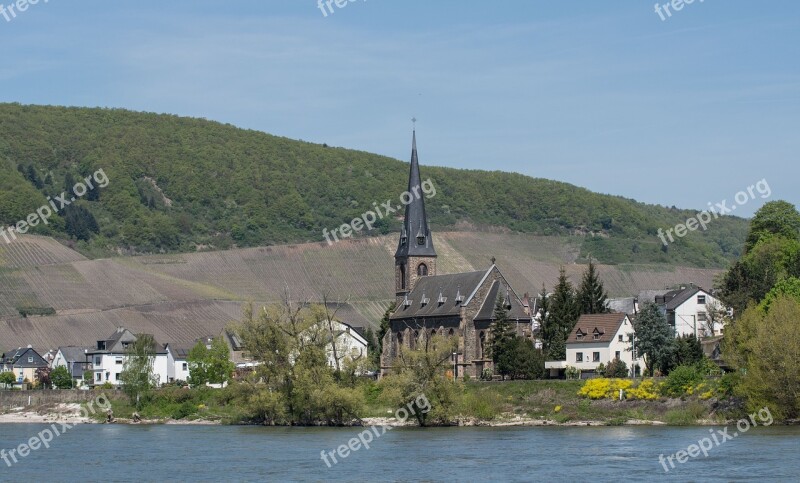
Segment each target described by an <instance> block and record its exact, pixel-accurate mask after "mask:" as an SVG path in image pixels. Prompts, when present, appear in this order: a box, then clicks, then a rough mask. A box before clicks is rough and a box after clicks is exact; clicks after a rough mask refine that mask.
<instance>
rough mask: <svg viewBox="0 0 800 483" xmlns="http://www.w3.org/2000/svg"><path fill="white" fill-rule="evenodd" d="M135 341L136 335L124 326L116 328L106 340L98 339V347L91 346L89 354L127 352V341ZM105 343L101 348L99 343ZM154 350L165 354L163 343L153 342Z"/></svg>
mask: <svg viewBox="0 0 800 483" xmlns="http://www.w3.org/2000/svg"><path fill="white" fill-rule="evenodd" d="M135 341H136V336H135V335H134V334H133V333H132V332H131V331H129V330H128V329H126V328H124V327H119V328H117V330H116V331H114V333H113V334H111V337H109V338H108V339H106V340H100V341H97V342H98V347H96V348H93V349H92V350H90V351H89V354H105V353H112V354H123V353H125V352H127V350H128V349H127V348H126V347H125V345H126V344H128V343H133V342H135ZM101 342H103V343H105V349H101V348H100V347H99V346H100V343H101ZM154 352H155V353H156V354H166V353H167V351H166V350H165V349H164V346H163V345H160V344H158V342H156V343H155V347H154Z"/></svg>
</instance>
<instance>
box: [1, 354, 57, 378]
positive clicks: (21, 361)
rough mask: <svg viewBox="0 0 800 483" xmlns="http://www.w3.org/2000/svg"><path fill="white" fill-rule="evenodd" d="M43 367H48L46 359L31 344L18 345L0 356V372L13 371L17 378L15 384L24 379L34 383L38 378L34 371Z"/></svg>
mask: <svg viewBox="0 0 800 483" xmlns="http://www.w3.org/2000/svg"><path fill="white" fill-rule="evenodd" d="M43 367H48V364H47V361H45V360H44V358H43V357H42V356H41V355H39V353H38V352H36V351H35V350H34V349H33V348H32V347H31V346H28V347H20V348H18V349H16V350H11V351H8V352H6V353H5V354H3V355H2V356H0V368H2V372H13V373H14V375H15V376H16V378H17V384H22V383H24V382H26V381H27V382H30V383H36V382H37V381H38V380H39V378H38V377H37V375H36V371H37V370H39V369H41V368H43Z"/></svg>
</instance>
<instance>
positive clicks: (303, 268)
mask: <svg viewBox="0 0 800 483" xmlns="http://www.w3.org/2000/svg"><path fill="white" fill-rule="evenodd" d="M434 236H435V237H436V238H435V242H436V247H437V251H438V253H439V261H438V262H439V264H438V267H439V270H440V273H453V272H460V271H472V270H482V269H485V268H488V267H489V264H490V263H491V262H490V259H491V258H492V257H495V258H496V260H497V262H496V263H497V265H498V266H499V267H500V269H501V271H502V272H503V273H504V274H505V275H506V277H507V278H508V279H509V281H510V282H511V283H512V284H513V286H514V288H515V289H516V290H517V291H518V292H520V295H521V294H522V293H524V292H530V293H535V292H538V291H539V290H540V289H541V287H542V284H543V283H544V284H545V285H546V286H547V287H548V288H551V287H552V286H553V284H554V282H555V280H556V278H557V277H558V270H559V267H560V266H561V265H564V266H565V267H566V269H567V273H568V274H569V275H570V277H572V279H573V280H574V281H577V280H578V279H579V277H580V275H581V273H582V271H583V269H584V266H583V265H579V264H575V263H574V261H575V260H576V258H577V257H578V253H579V250H580V247H581V243H580V239H579V238H567V237H539V236H532V235H516V234H499V233H488V234H487V233H466V232H449V233H436V234H435V235H434ZM16 243H19V245H16ZM395 248H396V240H395V237H393V236H387V237H376V238H368V239H361V240H352V241H343V242H340V243H337V244H334V245H332V246H328V245H327V244H325V243H309V244H300V245H285V246H274V247H259V248H246V249H238V250H229V251H219V252H204V253H187V254H174V255H173V254H170V255H153V256H144V257H118V258H112V259H100V260H87V259H86V258H84V257H82V256H81V255H79V254H77V253H76V252H73V251H71V250H70V249H68V248H66V247H64V246H62V245H60V244H58V243H56V242H54V241H53V240H51V239H49V238H42V237H34V236H26V237H23V238H22V239H20V240H19V241H18V242H15V243H13V244H11V245H8V246H5V247H0V256H2V261H0V350H2V349H8V348H11V347H18V346H24V345H28V344H32V345H33V346H34V347H36V348H38V349H42V350H49V349H52V348H55V347H57V346H59V345H70V344H71V345H86V344H93V343H94V341H96V340H99V339H102V338H104V337H106V336H108V334H110V333H111V332H112V331H113V330H114V329H115V328H116V327H118V326H125V327H127V328H130V329H131V330H134V331H136V332H147V333H152V334H154V335H155V336H156V338H157V340H159V341H161V342H178V343H187V342H190V341H192V340H194V339H196V338H198V337H202V336H204V335H209V334H217V333H219V332H220V331H221V330H222V329H223V328H224V327H225V326H226V325H227V324H229V323H230V322H231V321H235V320H238V319H239V318H240V317H241V308H242V306H243V304H245V303H247V302H248V301H257V303H260V304H263V303H268V302H274V301H278V300H280V298H281V297H282V295H283V293H284V292H285V291H286V290H287V288H288V290H289V293H290V296H291V297H292V298H293V299H296V300H305V299H313V300H320V299H321V296H322V295H323V294H326V293H327V294H328V298H329V299H330V300H338V301H341V302H346V305H345V306H344V307H343V308H342V309H341V310H340V312H339V316H340V317H341V318H342V319H343V320H345V321H347V322H351V323H353V324H354V325H361V326H365V325H368V324H376V323H377V322H378V321H379V320H380V318H381V316H382V315H383V313H384V311H385V309H386V307H387V306H388V304H389V303H390V302H391V300H392V293H393V291H394V281H393V258H392V257H393V254H394V249H395ZM599 270H600V274H601V276H602V278H603V280H604V282H605V284H606V288H607V289H608V291H609V293H610V294H611V295H612V296H623V295H630V294H634V293H638V292H639V291H640V290H644V289H660V288H664V287H666V286H670V285H675V284H680V283H687V282H694V283H696V284H699V285H701V286H706V287H708V286H711V284H712V281H713V277H714V276H715V275H716V273H718V271H717V270H708V269H695V268H686V267H671V266H662V265H615V266H611V265H601V266H600V267H599ZM19 307H38V308H52V309H54V310H55V311H56V315H53V316H45V317H29V318H23V317H21V316H20V315H19V311H18V308H19Z"/></svg>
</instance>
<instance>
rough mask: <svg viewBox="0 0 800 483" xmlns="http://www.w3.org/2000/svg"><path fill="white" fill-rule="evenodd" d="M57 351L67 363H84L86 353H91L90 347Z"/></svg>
mask: <svg viewBox="0 0 800 483" xmlns="http://www.w3.org/2000/svg"><path fill="white" fill-rule="evenodd" d="M58 350H59V351H60V352H61V355H63V356H64V359H65V360H66V361H67V362H86V352H84V351H92V350H93V348H92V347H79V346H66V347H59V348H58Z"/></svg>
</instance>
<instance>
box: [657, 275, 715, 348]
mask: <svg viewBox="0 0 800 483" xmlns="http://www.w3.org/2000/svg"><path fill="white" fill-rule="evenodd" d="M655 303H656V305H658V307H659V309H661V312H662V313H663V314H664V315H665V316H666V317H667V322H669V324H670V325H671V326H672V327H673V328H674V329H675V336H676V337H677V336H681V335H692V334H694V335H695V336H696V337H697V338H698V339H699V338H703V337H711V336H714V335H720V334H722V331H723V329H724V324H725V322H724V320H723V319H722V317H720V316H719V314H720V313H721V311H722V307H723V305H722V303H721V302H720V301H719V300H718V299H717V298H716V297H714V296H713V295H711V294H710V293H708V292H706V291H705V290H703V289H702V288H700V287H695V286H689V287H682V288H680V289H678V290H672V291H669V292H667V293H665V294H664V295H658V296H656V297H655Z"/></svg>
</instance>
